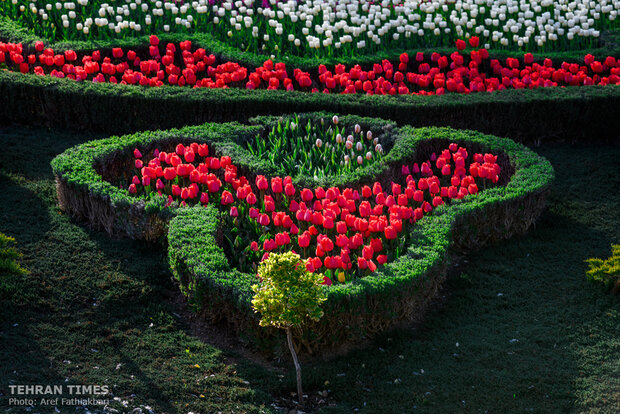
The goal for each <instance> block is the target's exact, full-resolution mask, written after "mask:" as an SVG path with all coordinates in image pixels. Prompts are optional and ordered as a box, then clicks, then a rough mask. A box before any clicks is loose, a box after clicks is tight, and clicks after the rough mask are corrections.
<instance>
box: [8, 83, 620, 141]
mask: <svg viewBox="0 0 620 414" xmlns="http://www.w3.org/2000/svg"><path fill="white" fill-rule="evenodd" d="M619 106H620V87H618V86H581V87H574V88H540V89H536V90H506V91H498V92H493V93H472V94H470V95H461V94H447V95H442V96H415V95H408V96H366V95H326V94H322V93H317V94H310V93H304V92H286V91H268V90H254V91H248V90H243V89H203V88H200V89H189V88H179V87H173V86H164V87H161V88H143V87H138V86H130V85H112V84H107V83H105V84H97V83H91V82H84V83H79V82H75V81H72V80H69V79H56V78H52V77H47V76H45V77H43V76H36V75H22V74H20V73H13V72H7V71H0V122H3V123H11V122H17V123H28V124H36V125H46V126H51V127H56V128H69V129H74V130H75V129H77V130H91V131H92V130H96V131H105V132H107V133H128V132H135V131H140V130H156V129H167V128H175V127H181V126H184V125H197V124H201V123H203V122H212V121H216V122H222V121H240V122H244V121H246V120H247V119H248V118H249V117H253V116H257V115H267V114H285V113H294V112H311V111H318V110H325V111H330V112H335V113H339V114H356V115H361V116H375V117H381V118H385V119H391V120H393V121H395V122H397V123H398V124H399V125H406V124H408V125H413V126H429V125H436V126H451V127H454V128H463V129H475V130H479V131H481V132H485V133H492V134H495V135H499V136H508V137H511V138H513V139H515V140H519V141H524V142H540V141H543V140H546V139H554V140H558V139H566V140H571V141H577V140H581V139H587V140H589V141H590V140H592V139H598V140H614V139H616V138H617V137H618V136H620V117H618V116H617V112H618V111H617V108H618V107H619ZM110 120H114V122H111V121H110Z"/></svg>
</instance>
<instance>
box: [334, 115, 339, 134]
mask: <svg viewBox="0 0 620 414" xmlns="http://www.w3.org/2000/svg"><path fill="white" fill-rule="evenodd" d="M332 122H333V123H334V125H338V115H334V117H333V118H332ZM338 135H340V134H338Z"/></svg>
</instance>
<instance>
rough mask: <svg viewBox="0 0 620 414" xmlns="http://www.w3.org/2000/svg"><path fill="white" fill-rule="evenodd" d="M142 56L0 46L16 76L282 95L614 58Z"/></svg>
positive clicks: (168, 49)
mask: <svg viewBox="0 0 620 414" xmlns="http://www.w3.org/2000/svg"><path fill="white" fill-rule="evenodd" d="M150 43H151V45H150V47H149V52H148V55H146V56H138V54H137V53H136V52H134V51H132V50H128V51H125V50H123V49H121V48H114V49H112V51H111V53H109V54H108V55H105V54H104V53H102V52H101V51H99V50H96V51H94V52H93V53H92V54H90V55H85V56H83V57H82V58H81V59H78V56H77V54H76V53H75V52H74V51H72V50H67V51H65V52H64V53H56V52H54V50H52V49H50V48H45V46H44V44H43V42H36V43H35V51H34V53H25V51H24V48H23V46H22V45H21V44H14V43H2V42H0V65H2V63H5V64H6V65H7V66H8V68H9V70H19V71H21V72H23V73H35V74H38V75H50V76H56V77H60V78H63V77H67V78H70V79H75V80H80V81H85V80H91V81H93V82H111V83H122V84H132V85H142V86H162V85H177V86H186V85H187V86H193V87H206V88H227V87H237V88H247V89H259V88H263V89H285V90H289V91H292V90H300V91H308V92H319V91H322V92H325V93H366V94H391V95H395V94H443V93H445V92H458V93H470V92H482V91H487V92H491V91H495V90H502V89H510V88H515V89H523V88H538V87H551V86H578V85H594V84H600V85H609V84H620V60H617V59H615V58H614V57H611V56H608V57H607V58H605V59H604V60H602V61H599V60H596V59H595V57H594V56H592V55H587V56H585V57H584V63H583V64H577V63H566V62H563V63H562V64H561V65H560V66H554V65H553V62H552V61H551V60H550V59H545V60H544V61H543V64H542V65H541V64H538V63H534V56H533V55H532V54H531V53H528V54H525V55H524V56H523V57H522V59H521V60H519V59H516V58H507V59H506V61H505V62H500V61H499V60H496V59H493V60H490V59H489V53H488V51H487V50H486V49H475V48H477V47H478V38H477V37H475V36H474V37H472V38H470V39H469V46H470V47H472V48H473V49H472V50H470V51H469V53H465V52H464V49H466V46H467V45H466V43H465V42H464V41H461V40H459V41H457V44H456V46H457V50H456V51H455V52H453V53H452V54H450V55H447V56H446V55H441V54H439V53H433V54H431V56H430V60H428V59H427V56H425V55H424V54H422V53H418V54H416V55H415V56H409V55H407V54H406V53H403V54H402V55H401V56H400V59H399V62H398V63H396V64H392V63H391V62H389V61H387V60H384V61H382V62H381V63H376V64H374V65H373V67H372V69H369V70H364V69H363V68H362V67H361V66H359V65H355V66H354V67H352V68H349V69H347V68H346V67H345V66H344V65H342V64H339V65H335V67H333V68H332V69H331V70H330V69H328V68H327V67H326V66H325V65H319V67H318V68H317V73H318V75H316V76H315V75H313V74H311V73H309V72H304V71H302V70H300V69H294V70H293V71H292V72H291V71H289V70H288V68H287V67H286V65H285V64H284V63H282V62H278V63H274V62H273V61H271V60H267V61H265V62H264V64H263V65H262V66H260V67H258V68H256V69H255V70H253V71H252V70H251V69H248V68H246V67H243V66H241V65H239V64H238V63H235V62H220V61H219V60H218V59H217V58H216V57H215V56H214V55H213V54H208V53H207V51H206V50H205V49H202V48H194V47H193V46H192V43H191V41H189V40H187V41H184V42H180V43H179V44H178V45H175V44H173V43H168V44H167V45H166V46H165V47H164V46H163V45H161V44H160V43H159V39H158V38H157V37H156V36H154V35H153V36H151V42H150Z"/></svg>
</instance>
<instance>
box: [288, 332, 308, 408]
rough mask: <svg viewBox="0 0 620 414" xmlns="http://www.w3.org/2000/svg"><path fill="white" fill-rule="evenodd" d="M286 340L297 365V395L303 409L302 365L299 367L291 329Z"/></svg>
mask: <svg viewBox="0 0 620 414" xmlns="http://www.w3.org/2000/svg"><path fill="white" fill-rule="evenodd" d="M286 339H287V341H288V347H289V349H290V350H291V355H293V363H294V364H295V371H296V373H297V395H298V397H299V405H300V406H301V408H303V406H304V394H303V391H302V390H301V365H299V360H298V359H297V353H296V352H295V347H294V346H293V334H292V333H291V328H286Z"/></svg>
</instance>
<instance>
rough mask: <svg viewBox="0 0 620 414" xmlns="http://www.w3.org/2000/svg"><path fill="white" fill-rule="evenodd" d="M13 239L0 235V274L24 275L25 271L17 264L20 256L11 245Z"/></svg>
mask: <svg viewBox="0 0 620 414" xmlns="http://www.w3.org/2000/svg"><path fill="white" fill-rule="evenodd" d="M14 243H15V239H14V238H12V237H9V236H7V235H5V234H2V233H0V273H12V274H17V275H19V274H24V273H26V270H25V269H23V268H22V267H21V266H20V265H19V264H17V259H18V258H19V257H21V254H20V253H19V252H18V251H17V249H16V248H15V247H13V246H12V245H13V244H14Z"/></svg>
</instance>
